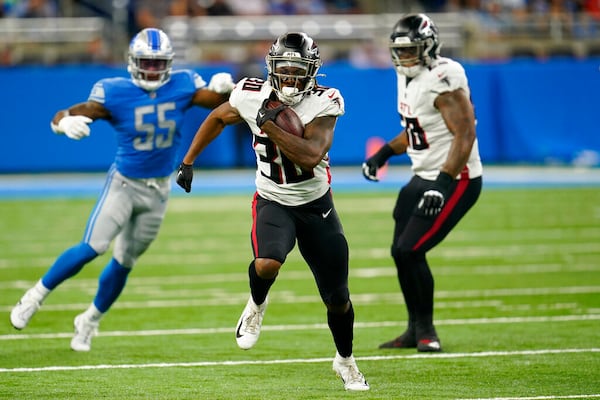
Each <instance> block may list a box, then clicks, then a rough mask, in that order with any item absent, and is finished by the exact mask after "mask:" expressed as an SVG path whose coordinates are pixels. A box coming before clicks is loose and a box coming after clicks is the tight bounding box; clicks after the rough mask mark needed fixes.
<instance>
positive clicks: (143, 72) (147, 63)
mask: <svg viewBox="0 0 600 400" xmlns="http://www.w3.org/2000/svg"><path fill="white" fill-rule="evenodd" d="M174 55H175V53H174V52H173V47H172V46H171V41H170V40H169V37H168V36H167V34H166V33H164V32H163V31H161V30H160V29H155V28H147V29H144V30H142V31H140V32H139V33H138V34H137V35H135V37H134V38H133V39H132V40H131V43H130V44H129V53H128V58H129V59H128V66H127V71H128V72H129V73H130V74H131V79H133V82H134V83H135V84H136V85H137V86H139V87H141V88H142V89H144V90H148V91H155V90H157V89H158V88H160V87H161V86H163V85H164V84H165V83H167V82H168V81H169V79H170V78H171V64H172V63H173V56H174Z"/></svg>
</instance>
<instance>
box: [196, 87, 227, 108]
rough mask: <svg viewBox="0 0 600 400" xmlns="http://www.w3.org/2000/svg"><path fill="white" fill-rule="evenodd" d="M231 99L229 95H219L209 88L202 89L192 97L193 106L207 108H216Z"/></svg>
mask: <svg viewBox="0 0 600 400" xmlns="http://www.w3.org/2000/svg"><path fill="white" fill-rule="evenodd" d="M228 99H229V93H217V92H214V91H212V90H209V89H207V88H202V89H200V90H198V91H196V93H194V97H192V104H194V105H196V106H200V107H205V108H210V109H213V108H216V107H218V106H220V105H221V104H223V103H225V102H226V101H227V100H228Z"/></svg>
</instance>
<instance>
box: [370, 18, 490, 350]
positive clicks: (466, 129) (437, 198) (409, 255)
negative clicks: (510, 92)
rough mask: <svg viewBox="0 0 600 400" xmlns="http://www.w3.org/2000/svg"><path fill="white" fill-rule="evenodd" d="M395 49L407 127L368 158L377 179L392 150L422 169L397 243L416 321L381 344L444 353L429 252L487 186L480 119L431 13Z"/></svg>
mask: <svg viewBox="0 0 600 400" xmlns="http://www.w3.org/2000/svg"><path fill="white" fill-rule="evenodd" d="M389 48H390V52H391V56H392V62H393V64H394V66H395V69H396V73H397V84H398V112H399V113H400V116H401V118H402V121H401V124H402V127H403V128H404V129H403V130H402V131H401V132H400V134H398V135H397V136H396V137H394V138H393V139H392V140H390V141H389V142H388V143H386V144H385V145H384V146H382V147H381V149H379V151H378V152H377V153H375V154H374V155H373V156H372V157H370V158H369V159H367V160H366V161H365V162H364V163H363V166H362V171H363V174H364V176H365V177H366V178H367V179H368V180H371V181H377V180H378V178H377V170H378V169H379V168H381V167H382V166H383V165H384V164H385V163H386V161H387V160H388V159H389V158H390V157H391V156H393V155H397V154H404V153H407V154H408V156H409V158H410V161H411V166H412V171H413V173H414V175H413V177H412V178H411V179H410V181H409V182H408V183H407V184H406V185H405V186H404V187H403V188H402V189H401V190H400V192H399V194H398V198H397V200H396V205H395V207H394V211H393V217H394V222H395V226H394V236H393V242H392V247H391V253H392V257H393V259H394V263H395V264H396V269H397V273H398V281H399V283H400V288H401V290H402V294H403V295H404V301H405V303H406V308H407V311H408V327H407V329H406V331H405V332H404V333H402V334H401V335H400V336H398V337H397V338H395V339H393V340H391V341H389V342H385V343H383V344H381V345H380V346H379V347H380V348H415V347H416V348H417V351H420V352H438V351H441V350H442V346H441V343H440V339H439V337H438V335H437V332H436V330H435V327H434V323H433V309H434V306H433V292H434V280H433V276H432V273H431V270H430V268H429V265H428V262H427V258H426V254H427V252H428V251H429V250H431V249H432V248H433V247H434V246H436V245H437V244H439V243H440V242H441V241H442V240H443V239H444V238H445V237H446V236H447V235H448V234H449V233H450V231H451V230H452V229H453V228H454V227H455V226H456V224H457V223H458V222H459V221H460V220H461V218H462V217H463V216H464V215H465V214H466V213H467V211H468V210H469V209H470V208H471V207H472V206H473V205H474V204H475V202H476V201H477V199H478V197H479V193H480V192H481V185H482V178H481V176H482V165H481V161H480V158H479V150H478V144H477V138H476V133H475V117H474V112H473V106H472V104H471V101H470V89H469V85H468V82H467V77H466V74H465V71H464V69H463V67H462V66H461V65H460V64H459V63H457V62H456V61H454V60H452V59H449V58H445V57H441V56H440V55H439V50H440V42H439V40H438V29H437V27H436V26H435V24H434V23H433V21H432V20H431V19H430V18H429V17H428V16H426V15H424V14H409V15H405V16H403V17H402V18H401V19H400V20H399V21H398V22H397V23H396V25H395V26H394V28H393V30H392V34H391V36H390V41H389Z"/></svg>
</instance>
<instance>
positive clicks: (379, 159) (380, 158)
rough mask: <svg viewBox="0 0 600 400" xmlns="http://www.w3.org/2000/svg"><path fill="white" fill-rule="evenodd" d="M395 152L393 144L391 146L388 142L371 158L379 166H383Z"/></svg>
mask: <svg viewBox="0 0 600 400" xmlns="http://www.w3.org/2000/svg"><path fill="white" fill-rule="evenodd" d="M395 154H396V153H395V152H394V150H393V149H392V146H390V145H389V143H386V144H384V145H383V146H381V148H380V149H379V150H377V153H375V154H374V155H373V156H372V157H371V159H372V160H373V161H375V162H376V163H377V168H381V167H382V166H383V164H385V162H386V161H387V160H388V159H389V158H390V157H391V156H393V155H395Z"/></svg>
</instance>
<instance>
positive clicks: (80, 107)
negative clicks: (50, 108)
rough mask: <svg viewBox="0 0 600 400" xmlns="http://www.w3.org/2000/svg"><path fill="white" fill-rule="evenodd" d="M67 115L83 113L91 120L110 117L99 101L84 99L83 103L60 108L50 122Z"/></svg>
mask: <svg viewBox="0 0 600 400" xmlns="http://www.w3.org/2000/svg"><path fill="white" fill-rule="evenodd" d="M68 115H84V116H86V117H88V118H91V119H92V120H97V119H106V120H108V119H111V115H110V112H109V111H108V110H107V109H106V108H105V107H104V106H103V105H102V104H100V103H98V102H96V101H86V102H84V103H78V104H74V105H72V106H71V107H69V108H68V109H66V110H60V111H58V112H57V113H56V114H55V115H54V118H52V123H54V124H58V122H59V121H60V120H61V119H62V118H63V117H66V116H68Z"/></svg>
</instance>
